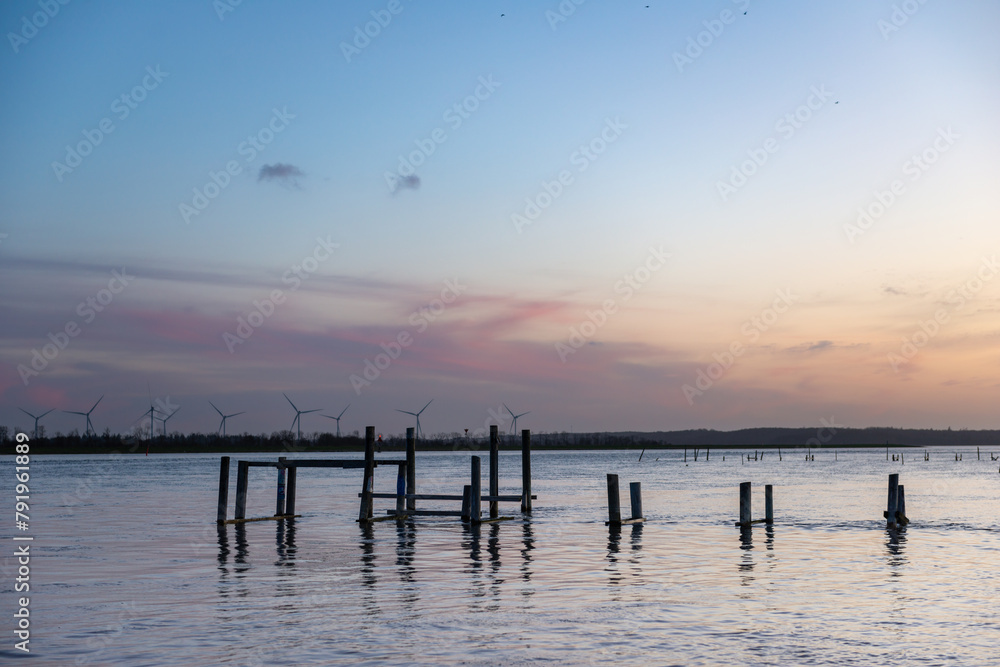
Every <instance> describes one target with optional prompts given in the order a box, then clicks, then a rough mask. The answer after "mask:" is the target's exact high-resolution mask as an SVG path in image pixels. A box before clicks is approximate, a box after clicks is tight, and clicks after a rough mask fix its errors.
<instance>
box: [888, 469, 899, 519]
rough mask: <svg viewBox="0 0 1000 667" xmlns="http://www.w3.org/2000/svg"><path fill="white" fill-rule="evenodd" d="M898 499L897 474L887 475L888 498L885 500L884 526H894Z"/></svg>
mask: <svg viewBox="0 0 1000 667" xmlns="http://www.w3.org/2000/svg"><path fill="white" fill-rule="evenodd" d="M898 499H899V474H898V473H892V474H891V475H889V498H888V501H887V502H886V505H887V507H886V510H885V520H886V528H895V527H896V510H897V504H896V503H897V500H898Z"/></svg>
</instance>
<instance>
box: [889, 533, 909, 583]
mask: <svg viewBox="0 0 1000 667" xmlns="http://www.w3.org/2000/svg"><path fill="white" fill-rule="evenodd" d="M885 532H886V542H885V552H886V563H887V564H888V565H889V567H890V568H892V569H891V570H889V573H890V575H891V576H893V577H899V576H902V574H903V570H902V567H903V566H904V565H906V563H907V557H906V550H905V547H906V528H886V530H885Z"/></svg>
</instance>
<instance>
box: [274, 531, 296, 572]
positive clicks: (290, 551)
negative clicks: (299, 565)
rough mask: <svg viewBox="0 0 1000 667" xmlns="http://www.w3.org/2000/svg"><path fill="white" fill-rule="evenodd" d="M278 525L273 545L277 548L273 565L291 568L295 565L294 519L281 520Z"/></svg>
mask: <svg viewBox="0 0 1000 667" xmlns="http://www.w3.org/2000/svg"><path fill="white" fill-rule="evenodd" d="M276 523H277V524H278V527H277V531H276V532H277V534H276V535H275V538H274V539H275V543H276V544H277V546H278V560H277V561H275V565H277V566H284V567H293V566H294V565H295V519H283V520H279V521H277V522H276Z"/></svg>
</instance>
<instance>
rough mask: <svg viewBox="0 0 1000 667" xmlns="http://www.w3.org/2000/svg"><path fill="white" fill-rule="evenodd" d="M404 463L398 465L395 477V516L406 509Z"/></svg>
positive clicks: (405, 466) (405, 467)
mask: <svg viewBox="0 0 1000 667" xmlns="http://www.w3.org/2000/svg"><path fill="white" fill-rule="evenodd" d="M408 467H409V466H407V465H406V464H405V463H400V464H399V473H398V474H397V475H396V516H399V515H401V514H402V513H403V510H404V509H405V508H406V495H405V494H406V469H407V468H408Z"/></svg>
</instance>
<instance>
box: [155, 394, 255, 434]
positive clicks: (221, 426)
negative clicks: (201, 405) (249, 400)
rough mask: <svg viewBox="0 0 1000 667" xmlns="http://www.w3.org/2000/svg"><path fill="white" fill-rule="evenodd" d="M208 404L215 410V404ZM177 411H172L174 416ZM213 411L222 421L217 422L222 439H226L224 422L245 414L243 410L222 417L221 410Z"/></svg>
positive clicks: (210, 402)
mask: <svg viewBox="0 0 1000 667" xmlns="http://www.w3.org/2000/svg"><path fill="white" fill-rule="evenodd" d="M208 404H209V405H211V406H212V407H213V408H215V403H213V402H212V401H209V402H208ZM178 410H180V408H177V410H174V414H177V411H178ZM215 411H216V412H218V413H219V416H220V417H222V421H221V422H219V430H220V431H222V437H223V438H225V437H226V420H227V419H229V418H230V417H235V416H236V415H242V414H243V412H246V410H244V411H243V412H234V413H233V414H231V415H224V414H222V410H220V409H219V408H215ZM172 416H173V415H170V417H172ZM170 417H167V419H170ZM164 428H166V426H164Z"/></svg>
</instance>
